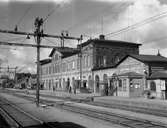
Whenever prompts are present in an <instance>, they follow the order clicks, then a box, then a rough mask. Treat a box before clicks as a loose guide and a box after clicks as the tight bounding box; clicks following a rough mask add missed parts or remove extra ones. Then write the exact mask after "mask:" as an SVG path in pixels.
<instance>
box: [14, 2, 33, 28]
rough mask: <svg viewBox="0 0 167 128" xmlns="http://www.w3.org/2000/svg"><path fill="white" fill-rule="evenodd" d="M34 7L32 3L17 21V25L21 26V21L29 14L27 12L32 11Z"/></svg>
mask: <svg viewBox="0 0 167 128" xmlns="http://www.w3.org/2000/svg"><path fill="white" fill-rule="evenodd" d="M31 8H32V5H30V6H29V7H28V8H27V9H26V10H25V12H24V14H23V16H22V17H21V18H20V19H19V21H18V22H17V24H16V26H19V25H20V23H21V21H22V20H23V19H24V17H25V16H26V15H27V13H28V12H29V11H30V9H31Z"/></svg>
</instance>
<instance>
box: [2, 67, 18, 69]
mask: <svg viewBox="0 0 167 128" xmlns="http://www.w3.org/2000/svg"><path fill="white" fill-rule="evenodd" d="M0 69H16V68H10V67H9V68H8V67H0Z"/></svg>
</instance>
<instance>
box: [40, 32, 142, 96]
mask: <svg viewBox="0 0 167 128" xmlns="http://www.w3.org/2000/svg"><path fill="white" fill-rule="evenodd" d="M140 45H141V44H136V43H131V42H123V41H115V40H105V39H104V36H102V35H101V36H100V38H99V39H91V40H88V41H86V42H84V43H82V44H81V45H78V48H81V51H78V50H77V49H75V48H68V47H65V48H64V49H65V52H64V51H59V50H55V49H53V50H52V51H51V53H50V55H49V57H51V60H50V59H46V60H41V80H42V81H43V83H44V88H45V89H48V90H54V89H60V90H66V89H68V88H69V87H71V88H79V86H80V83H79V81H80V76H82V81H83V83H82V85H83V87H85V88H88V89H90V90H91V91H92V92H95V93H96V92H97V93H98V92H99V91H100V87H99V86H96V87H95V81H96V78H95V75H94V70H95V69H96V70H98V69H101V68H108V67H114V66H115V65H116V64H117V63H118V62H119V61H120V60H121V59H122V58H124V57H125V56H126V55H128V54H137V55H138V54H139V46H140ZM67 51H68V52H67ZM81 55H82V57H81V60H80V56H81ZM80 62H81V65H80ZM100 79H102V78H100Z"/></svg>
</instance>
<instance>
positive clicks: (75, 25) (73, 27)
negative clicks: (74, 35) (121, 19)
mask: <svg viewBox="0 0 167 128" xmlns="http://www.w3.org/2000/svg"><path fill="white" fill-rule="evenodd" d="M127 5H129V3H126V4H125V3H122V4H120V5H119V6H114V7H113V8H112V10H115V9H116V8H118V9H119V8H122V7H124V6H127ZM110 8H111V7H107V8H104V9H102V10H100V11H98V12H97V13H95V14H91V15H89V16H88V17H87V18H85V19H83V20H82V21H80V22H78V23H76V24H74V25H72V26H70V27H68V29H67V30H68V31H69V30H72V29H76V28H77V27H78V26H80V25H81V24H82V23H84V22H87V21H88V20H90V18H91V19H92V18H94V17H97V16H99V15H101V13H104V12H106V11H108V9H110ZM112 13H114V12H112Z"/></svg>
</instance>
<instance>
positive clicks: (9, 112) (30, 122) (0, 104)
mask: <svg viewBox="0 0 167 128" xmlns="http://www.w3.org/2000/svg"><path fill="white" fill-rule="evenodd" d="M0 112H1V114H3V117H4V118H6V120H7V122H8V123H10V124H9V125H10V127H12V128H28V127H31V128H55V123H52V124H50V123H47V122H44V121H42V120H41V119H39V118H37V117H35V116H34V115H32V114H30V113H28V112H26V111H24V110H23V109H21V108H20V107H18V106H17V105H16V104H13V103H11V102H9V101H7V100H6V99H4V98H2V97H1V98H0ZM57 126H58V125H57Z"/></svg>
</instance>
